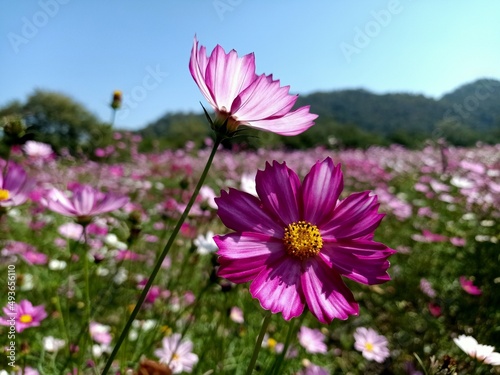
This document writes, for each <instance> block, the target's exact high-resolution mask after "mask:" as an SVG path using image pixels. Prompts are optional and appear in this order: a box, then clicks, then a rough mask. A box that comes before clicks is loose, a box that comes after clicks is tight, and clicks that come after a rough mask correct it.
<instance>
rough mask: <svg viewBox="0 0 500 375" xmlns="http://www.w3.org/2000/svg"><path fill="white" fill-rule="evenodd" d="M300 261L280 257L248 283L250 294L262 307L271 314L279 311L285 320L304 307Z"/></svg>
mask: <svg viewBox="0 0 500 375" xmlns="http://www.w3.org/2000/svg"><path fill="white" fill-rule="evenodd" d="M300 284H301V283H300V263H299V262H297V261H294V260H292V259H289V258H286V257H285V258H281V259H279V260H278V261H276V262H274V263H269V264H268V265H267V268H265V269H264V270H263V271H262V272H260V273H259V275H258V276H257V277H256V278H255V280H254V281H253V282H252V283H251V284H250V294H252V296H253V297H254V298H257V299H258V300H259V302H260V305H261V306H262V308H264V309H266V310H270V311H271V312H272V313H273V314H276V313H279V312H281V313H282V314H283V318H284V319H285V320H290V319H291V318H295V317H297V316H299V315H300V314H302V312H303V311H304V307H305V303H304V302H305V301H304V295H303V294H302V289H301V285H300Z"/></svg>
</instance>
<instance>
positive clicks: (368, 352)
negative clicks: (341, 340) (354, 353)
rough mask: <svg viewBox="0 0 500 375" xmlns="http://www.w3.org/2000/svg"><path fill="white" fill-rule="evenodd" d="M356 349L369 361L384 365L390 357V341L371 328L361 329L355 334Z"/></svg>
mask: <svg viewBox="0 0 500 375" xmlns="http://www.w3.org/2000/svg"><path fill="white" fill-rule="evenodd" d="M354 340H356V342H355V343H354V348H355V349H356V350H358V351H360V352H361V354H362V355H363V357H365V358H366V359H367V360H369V361H376V362H378V363H382V362H384V361H385V360H386V358H388V357H389V356H390V353H389V349H388V348H387V346H388V344H389V343H388V341H387V339H386V338H385V336H382V335H379V334H378V333H377V332H376V331H375V330H373V329H371V328H365V327H359V328H356V331H355V332H354Z"/></svg>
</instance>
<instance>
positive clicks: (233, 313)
mask: <svg viewBox="0 0 500 375" xmlns="http://www.w3.org/2000/svg"><path fill="white" fill-rule="evenodd" d="M229 319H231V320H232V321H233V322H235V323H240V324H243V323H244V322H245V317H244V316H243V310H242V309H240V308H239V307H236V306H233V307H231V310H230V311H229Z"/></svg>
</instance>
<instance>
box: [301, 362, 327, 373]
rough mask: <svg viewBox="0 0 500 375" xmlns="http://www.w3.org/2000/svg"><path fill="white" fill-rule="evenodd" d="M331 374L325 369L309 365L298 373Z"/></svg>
mask: <svg viewBox="0 0 500 375" xmlns="http://www.w3.org/2000/svg"><path fill="white" fill-rule="evenodd" d="M329 374H330V372H329V371H328V370H327V369H325V368H324V367H321V366H318V365H315V364H313V363H308V364H307V366H305V368H304V369H303V370H301V371H299V372H298V373H297V375H329Z"/></svg>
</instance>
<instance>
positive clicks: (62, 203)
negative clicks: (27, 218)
mask: <svg viewBox="0 0 500 375" xmlns="http://www.w3.org/2000/svg"><path fill="white" fill-rule="evenodd" d="M72 193H73V194H72V196H70V197H69V196H68V195H66V194H64V193H62V192H61V191H59V190H57V189H51V190H49V192H48V194H47V196H46V197H45V198H43V199H42V200H41V202H42V204H43V205H44V206H45V207H47V208H48V209H49V210H51V211H54V212H57V213H58V214H61V215H64V216H69V217H76V218H77V221H78V222H80V223H88V222H89V221H90V220H91V218H92V217H94V216H96V215H100V214H103V213H107V212H111V211H114V210H117V209H119V208H121V207H123V206H125V205H126V204H127V203H128V201H129V198H128V197H125V196H119V195H115V194H112V193H103V192H100V191H98V190H95V189H94V188H93V187H91V186H89V185H77V186H76V187H74V188H73V189H72Z"/></svg>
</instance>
